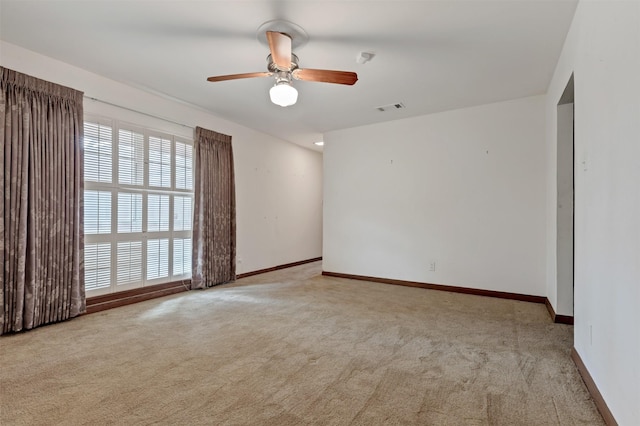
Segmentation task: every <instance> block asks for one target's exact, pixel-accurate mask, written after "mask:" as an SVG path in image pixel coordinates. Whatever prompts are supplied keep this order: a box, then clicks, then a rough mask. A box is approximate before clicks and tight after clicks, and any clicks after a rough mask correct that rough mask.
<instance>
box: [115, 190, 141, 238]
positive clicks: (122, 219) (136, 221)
mask: <svg viewBox="0 0 640 426" xmlns="http://www.w3.org/2000/svg"><path fill="white" fill-rule="evenodd" d="M118 232H142V194H132V193H127V192H118Z"/></svg>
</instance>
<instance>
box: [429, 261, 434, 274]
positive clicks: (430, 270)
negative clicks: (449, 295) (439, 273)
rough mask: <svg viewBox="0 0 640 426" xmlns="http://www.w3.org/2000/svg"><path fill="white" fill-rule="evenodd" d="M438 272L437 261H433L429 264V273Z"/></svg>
mask: <svg viewBox="0 0 640 426" xmlns="http://www.w3.org/2000/svg"><path fill="white" fill-rule="evenodd" d="M435 271H436V261H435V260H432V261H431V262H429V272H435Z"/></svg>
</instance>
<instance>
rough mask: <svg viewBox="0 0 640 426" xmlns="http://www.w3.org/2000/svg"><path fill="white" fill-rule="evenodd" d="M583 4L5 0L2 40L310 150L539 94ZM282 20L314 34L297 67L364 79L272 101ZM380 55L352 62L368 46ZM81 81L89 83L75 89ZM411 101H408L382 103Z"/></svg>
mask: <svg viewBox="0 0 640 426" xmlns="http://www.w3.org/2000/svg"><path fill="white" fill-rule="evenodd" d="M576 5H577V0H562V1H558V0H556V1H550V0H533V1H526V0H510V1H485V0H472V1H455V0H447V1H415V0H414V1H375V0H370V1H354V0H350V1H347V0H343V1H302V0H297V1H268V0H262V1H242V0H234V1H150V0H129V1H113V0H110V1H99V0H98V1H95V0H94V1H90V0H85V1H56V0H48V1H29V0H18V1H5V0H2V1H0V38H1V39H2V40H4V41H6V42H9V43H13V44H16V45H18V46H22V47H24V48H26V49H29V50H33V51H35V52H38V53H41V54H44V55H47V56H51V57H54V58H56V59H59V60H61V61H64V62H67V63H69V64H72V65H75V66H78V67H80V68H84V69H86V70H89V71H92V72H95V73H97V74H100V75H103V76H106V77H109V78H111V79H114V80H117V81H121V82H124V83H127V84H130V85H133V86H136V87H141V88H145V89H147V90H150V91H153V92H156V93H162V94H164V95H166V96H169V97H172V98H176V99H180V100H182V101H185V102H187V103H190V104H193V105H197V106H199V107H201V108H204V109H206V110H208V111H210V112H211V113H213V114H215V115H217V116H219V117H222V118H226V119H228V120H231V121H234V122H236V123H240V124H243V125H245V126H247V127H251V128H254V129H257V130H260V131H263V132H265V133H268V134H271V135H273V136H276V137H279V138H281V139H284V140H288V141H291V142H293V143H297V144H300V145H303V146H306V147H313V145H312V143H313V142H315V141H317V140H320V139H321V138H322V135H323V133H324V132H327V131H331V130H336V129H342V128H349V127H355V126H360V125H365V124H370V123H375V122H380V121H386V120H395V119H398V118H405V117H411V116H417V115H423V114H428V113H434V112H439V111H445V110H450V109H455V108H461V107H467V106H473V105H480V104H485V103H490V102H496V101H502V100H507V99H513V98H518V97H524V96H530V95H536V94H541V93H544V92H545V91H546V89H547V85H548V83H549V81H550V79H551V75H552V73H553V70H554V67H555V64H556V61H557V58H558V56H559V54H560V50H561V48H562V44H563V42H564V39H565V36H566V33H567V31H568V29H569V25H570V23H571V19H572V18H573V14H574V11H575V8H576ZM272 19H284V20H287V21H291V22H293V23H295V24H297V25H299V26H301V27H302V28H303V29H304V30H305V31H306V32H307V34H308V36H309V41H308V43H307V44H306V45H305V46H303V47H302V48H301V49H298V50H297V51H294V53H296V54H297V55H298V56H299V58H300V67H301V68H322V69H333V70H344V71H355V72H357V73H358V77H359V80H358V82H357V83H356V84H355V86H343V85H334V84H326V83H313V82H302V81H294V86H295V87H296V88H297V89H298V91H299V98H298V103H297V104H296V105H294V106H292V107H288V108H282V107H278V106H276V105H273V104H271V102H270V101H269V95H268V90H269V88H270V87H271V85H272V84H273V80H272V78H256V79H246V80H234V81H226V82H218V83H209V82H207V81H206V78H207V77H209V76H213V75H223V74H235V73H244V72H257V71H266V60H265V59H266V56H267V54H268V53H269V52H268V48H267V47H265V46H264V45H263V44H261V43H260V42H259V41H258V39H257V34H256V30H257V29H258V28H259V27H260V26H261V24H263V23H264V22H266V21H269V20H272ZM361 51H367V52H373V53H375V55H376V56H375V58H374V59H373V60H372V61H371V62H369V63H367V64H357V63H356V57H357V55H358V53H359V52H361ZM79 89H80V90H82V88H79ZM397 102H402V103H404V104H405V105H406V109H403V110H396V111H390V112H380V111H378V110H377V109H376V107H378V106H381V105H386V104H392V103H397Z"/></svg>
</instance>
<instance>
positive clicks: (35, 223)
mask: <svg viewBox="0 0 640 426" xmlns="http://www.w3.org/2000/svg"><path fill="white" fill-rule="evenodd" d="M0 91H1V92H2V94H1V98H0V143H1V144H2V145H1V146H0V163H1V164H2V167H1V168H0V186H1V188H2V196H1V197H0V210H2V217H3V220H2V222H0V265H2V270H1V271H0V278H2V280H1V284H0V299H2V301H3V303H2V305H0V310H1V311H0V321H2V323H1V324H0V325H1V333H0V334H4V333H8V332H14V331H20V330H28V329H31V328H34V327H37V326H39V325H42V324H47V323H51V322H56V321H61V320H64V319H67V318H71V317H74V316H77V315H78V314H80V313H82V312H84V311H85V294H84V269H83V268H84V266H83V232H82V220H83V218H82V195H83V193H82V190H83V169H82V152H81V141H82V133H83V116H82V92H78V91H76V90H73V89H70V88H68V87H63V86H59V85H57V84H54V83H49V82H47V81H44V80H39V79H37V78H34V77H30V76H27V75H24V74H21V73H18V72H16V71H12V70H9V69H6V68H3V67H0Z"/></svg>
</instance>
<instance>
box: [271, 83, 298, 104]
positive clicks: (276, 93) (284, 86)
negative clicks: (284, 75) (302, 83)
mask: <svg viewBox="0 0 640 426" xmlns="http://www.w3.org/2000/svg"><path fill="white" fill-rule="evenodd" d="M269 97H270V98H271V102H273V103H274V104H276V105H280V106H281V107H288V106H291V105H293V104H295V103H296V102H297V101H298V91H297V90H296V88H295V87H293V86H292V85H291V83H289V82H288V81H286V80H284V81H278V82H276V84H275V85H274V86H273V87H272V88H271V89H269Z"/></svg>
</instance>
